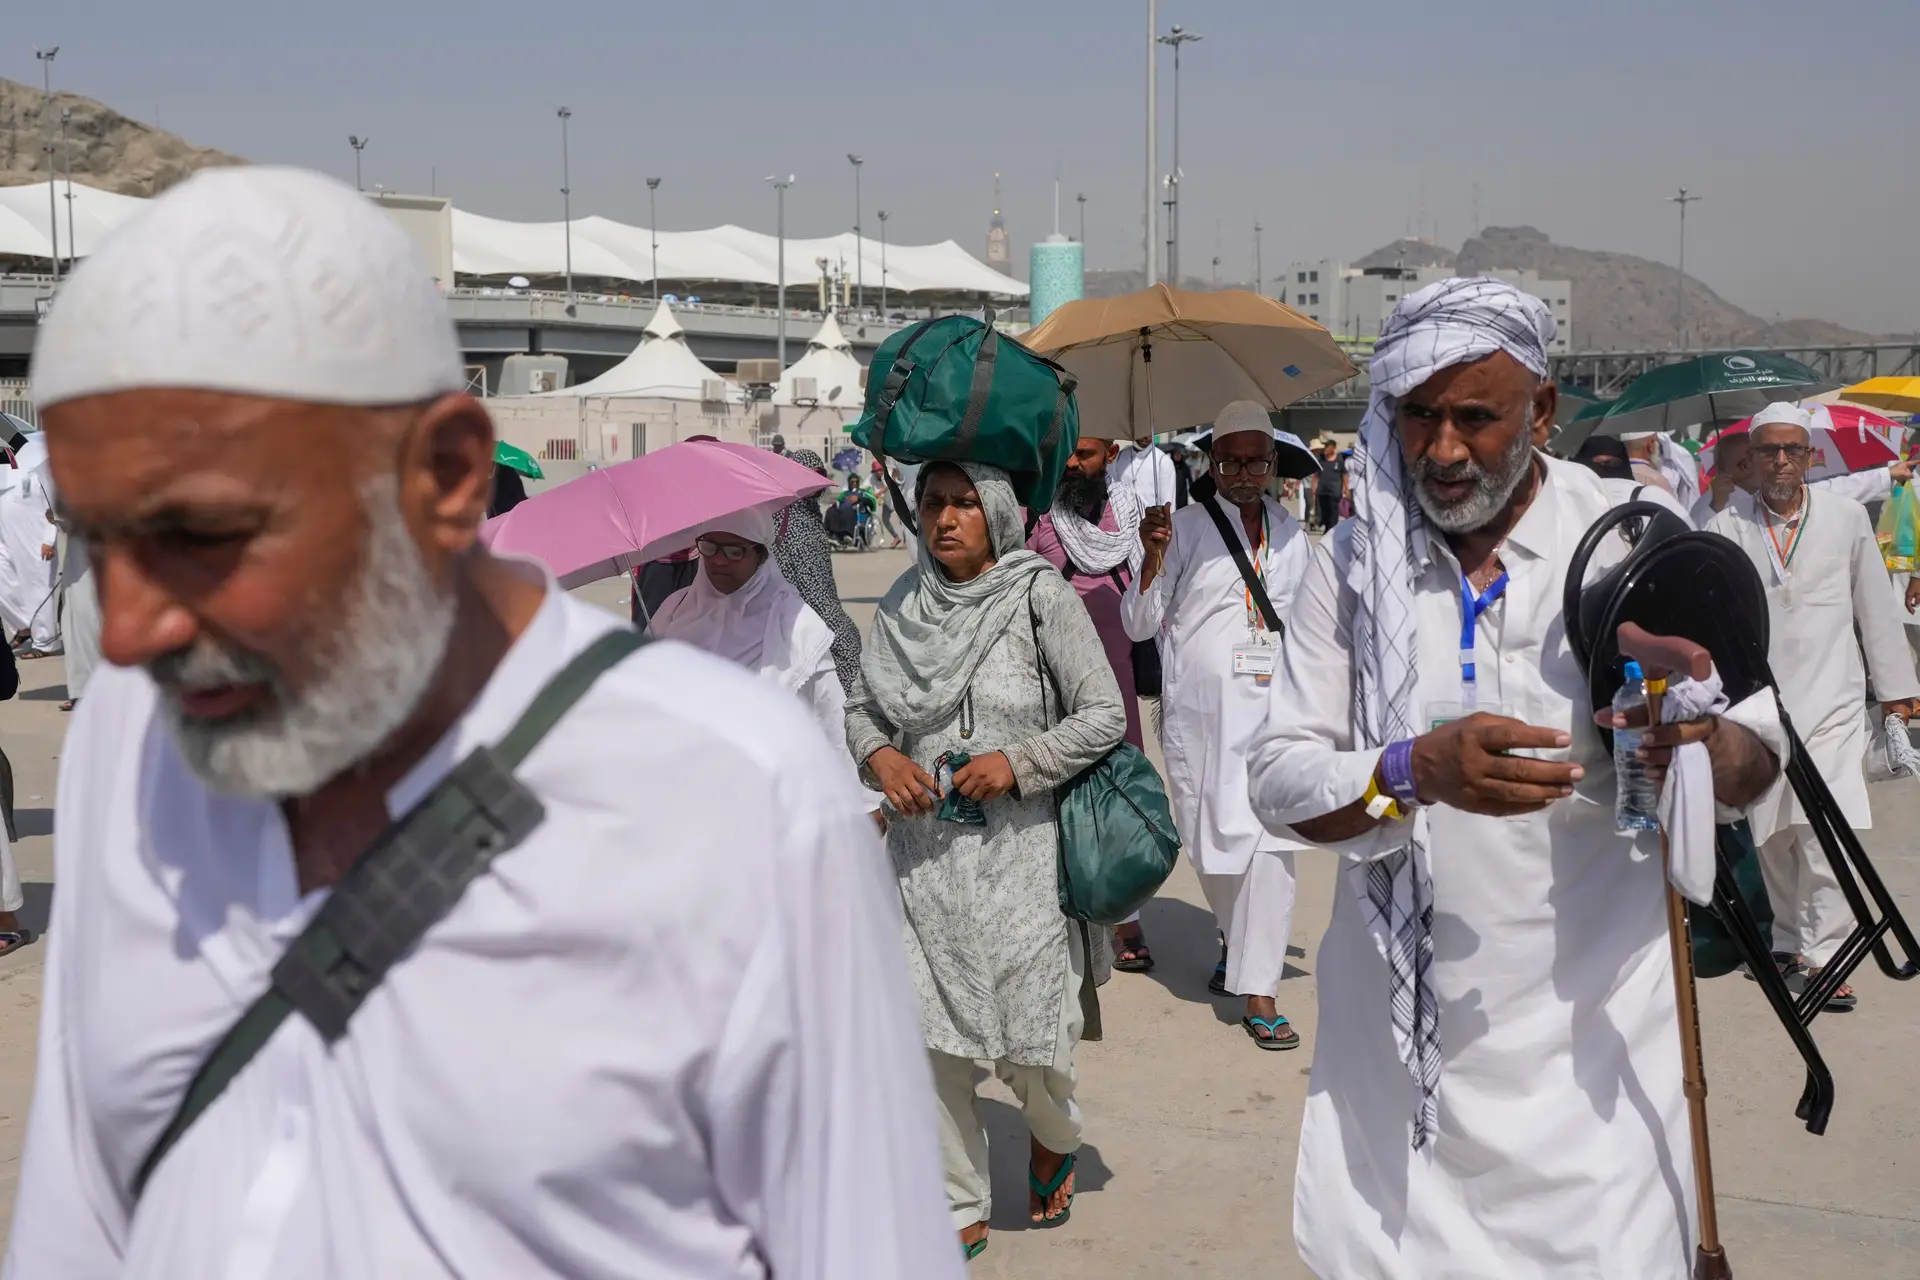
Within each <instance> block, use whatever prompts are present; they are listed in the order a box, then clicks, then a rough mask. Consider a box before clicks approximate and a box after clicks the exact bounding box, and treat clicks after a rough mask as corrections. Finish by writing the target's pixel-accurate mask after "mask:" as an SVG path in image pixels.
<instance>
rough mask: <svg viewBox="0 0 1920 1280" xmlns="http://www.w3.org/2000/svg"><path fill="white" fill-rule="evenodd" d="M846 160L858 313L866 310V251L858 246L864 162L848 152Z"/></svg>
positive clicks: (854, 283)
mask: <svg viewBox="0 0 1920 1280" xmlns="http://www.w3.org/2000/svg"><path fill="white" fill-rule="evenodd" d="M847 160H848V162H849V163H851V164H852V165H853V289H854V304H853V305H854V307H855V308H856V309H858V310H860V311H865V310H866V309H867V263H866V251H865V249H863V248H862V247H861V244H860V166H861V165H863V164H865V163H866V161H865V160H864V159H863V158H862V157H860V156H857V155H855V154H853V152H851V151H849V152H847Z"/></svg>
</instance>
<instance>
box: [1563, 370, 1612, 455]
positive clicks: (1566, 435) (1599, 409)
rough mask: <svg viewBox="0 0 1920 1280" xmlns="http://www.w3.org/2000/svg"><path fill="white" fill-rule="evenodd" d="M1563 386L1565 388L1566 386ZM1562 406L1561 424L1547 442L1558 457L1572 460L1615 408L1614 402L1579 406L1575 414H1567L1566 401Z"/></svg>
mask: <svg viewBox="0 0 1920 1280" xmlns="http://www.w3.org/2000/svg"><path fill="white" fill-rule="evenodd" d="M1561 385H1562V387H1563V388H1564V386H1565V384H1564V383H1563V384H1561ZM1563 395H1564V390H1563ZM1561 405H1562V408H1561V410H1560V413H1559V415H1558V417H1559V423H1558V425H1556V426H1555V427H1554V429H1553V435H1552V436H1551V437H1550V438H1549V439H1548V440H1547V448H1548V450H1549V451H1551V452H1552V453H1553V454H1554V455H1555V456H1556V457H1561V458H1571V457H1572V456H1573V455H1574V452H1575V451H1576V450H1578V449H1579V448H1580V446H1581V445H1583V444H1585V443H1586V442H1587V437H1588V436H1590V435H1592V434H1593V429H1594V428H1595V427H1597V426H1599V425H1600V420H1601V419H1602V418H1604V417H1606V416H1607V410H1609V409H1611V408H1613V401H1611V400H1593V401H1590V402H1588V403H1586V404H1582V405H1580V406H1578V407H1577V408H1576V409H1575V411H1574V412H1573V413H1568V412H1567V410H1566V408H1565V405H1566V401H1565V400H1564V399H1563V400H1562V401H1561Z"/></svg>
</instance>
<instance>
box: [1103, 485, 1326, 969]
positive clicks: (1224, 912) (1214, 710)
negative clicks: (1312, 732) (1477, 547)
mask: <svg viewBox="0 0 1920 1280" xmlns="http://www.w3.org/2000/svg"><path fill="white" fill-rule="evenodd" d="M1263 501H1264V503H1265V508H1266V521H1267V533H1266V537H1265V541H1266V546H1265V548H1264V550H1263V551H1262V552H1261V554H1260V559H1259V572H1260V575H1261V581H1262V582H1263V583H1265V585H1266V588H1267V596H1268V598H1270V599H1271V600H1272V601H1273V607H1274V610H1275V611H1276V612H1277V613H1278V614H1279V615H1280V619H1281V621H1282V622H1283V623H1285V622H1286V620H1287V617H1288V615H1289V611H1290V610H1291V607H1292V604H1293V598H1294V593H1295V592H1296V591H1297V590H1298V589H1299V585H1300V578H1301V575H1302V574H1303V573H1305V571H1306V567H1307V563H1308V560H1309V558H1310V556H1311V549H1310V545H1309V543H1308V539H1307V534H1306V530H1304V529H1302V528H1301V527H1300V524H1299V522H1298V521H1296V520H1295V519H1294V518H1293V517H1292V516H1290V515H1288V514H1287V510H1286V508H1285V507H1282V506H1281V505H1280V504H1279V503H1277V502H1275V501H1274V500H1273V499H1271V498H1267V499H1264V500H1263ZM1221 510H1222V511H1223V512H1224V513H1225V514H1226V517H1227V521H1228V524H1229V525H1230V526H1231V527H1232V529H1233V531H1234V533H1235V535H1236V536H1238V538H1239V539H1240V546H1241V548H1242V550H1244V551H1245V552H1246V553H1247V559H1248V563H1249V564H1251V563H1252V562H1253V548H1252V544H1251V543H1250V542H1249V541H1248V539H1247V531H1246V526H1245V525H1244V523H1243V522H1242V521H1241V518H1240V512H1239V511H1238V510H1237V509H1236V508H1235V507H1234V506H1233V505H1232V504H1230V503H1223V504H1222V505H1221ZM1249 607H1250V606H1249V604H1248V592H1247V587H1246V582H1245V581H1244V580H1243V579H1242V578H1241V576H1240V570H1239V569H1238V568H1237V567H1235V565H1234V563H1233V556H1232V554H1231V553H1230V552H1229V551H1228V550H1227V544H1226V543H1225V542H1223V541H1221V538H1220V530H1219V529H1218V528H1216V527H1215V526H1214V523H1213V518H1212V517H1211V516H1209V515H1208V514H1207V510H1206V508H1205V507H1204V506H1203V505H1202V504H1200V503H1197V502H1195V503H1190V504H1189V505H1187V506H1185V507H1182V508H1181V509H1180V510H1178V511H1176V512H1174V513H1173V537H1172V539H1171V540H1170V541H1169V543H1168V545H1167V554H1166V559H1165V560H1164V562H1163V563H1162V565H1161V568H1160V572H1159V574H1158V575H1156V576H1155V578H1154V580H1153V583H1152V585H1150V586H1149V587H1147V589H1146V590H1145V591H1142V590H1141V589H1140V581H1139V579H1138V578H1136V579H1135V580H1134V582H1133V583H1132V584H1131V585H1130V586H1129V587H1128V588H1127V593H1126V595H1125V596H1124V597H1122V599H1121V602H1120V616H1121V621H1122V622H1123V623H1124V624H1125V626H1126V629H1127V635H1128V636H1129V637H1130V638H1132V639H1134V640H1147V639H1151V638H1153V637H1154V636H1156V635H1157V636H1158V637H1159V641H1160V665H1161V671H1162V676H1161V691H1160V745H1161V749H1162V750H1163V751H1164V752H1165V754H1166V761H1167V789H1168V792H1169V798H1170V799H1171V800H1172V802H1173V816H1174V821H1175V822H1176V823H1177V824H1178V826H1179V828H1180V839H1181V842H1182V843H1183V844H1185V845H1186V849H1187V856H1188V857H1189V858H1191V859H1192V860H1193V866H1194V870H1196V871H1198V872H1199V873H1200V875H1201V877H1202V883H1203V886H1205V887H1206V888H1207V899H1208V902H1209V904H1210V905H1212V906H1213V907H1214V913H1215V919H1216V920H1217V922H1218V923H1219V926H1220V931H1221V933H1222V934H1223V935H1224V936H1225V937H1226V939H1227V979H1226V980H1227V989H1228V990H1229V991H1232V992H1235V993H1236V994H1241V995H1258V996H1271V995H1272V994H1273V992H1274V988H1275V987H1277V986H1278V985H1279V983H1280V975H1281V972H1282V971H1283V970H1284V968H1285V965H1286V946H1287V936H1288V935H1289V934H1290V933H1291V932H1292V927H1293V903H1294V889H1295V885H1294V874H1293V854H1294V851H1295V850H1298V849H1303V848H1305V847H1306V846H1305V845H1304V844H1303V843H1302V842H1300V841H1298V840H1295V839H1293V838H1292V837H1291V836H1290V835H1287V834H1279V835H1276V834H1274V833H1273V832H1270V831H1268V830H1267V829H1266V828H1265V827H1263V826H1261V825H1260V820H1259V819H1258V818H1256V817H1254V814H1253V807H1252V805H1251V804H1249V803H1248V800H1247V748H1248V746H1249V745H1250V744H1251V743H1252V741H1253V737H1254V734H1255V733H1256V732H1257V731H1258V730H1259V728H1260V725H1261V723H1262V722H1263V721H1264V720H1265V718H1266V714H1267V688H1266V686H1267V684H1268V683H1269V682H1268V681H1267V680H1265V679H1262V678H1260V677H1257V676H1253V675H1236V674H1235V673H1234V670H1233V649H1234V646H1235V645H1239V644H1244V643H1246V642H1248V641H1249V640H1251V639H1252V638H1253V634H1254V631H1253V626H1252V624H1251V623H1250V622H1249V614H1248V610H1249ZM1253 616H1254V617H1255V618H1257V617H1258V614H1257V613H1255V614H1254V615H1253ZM1256 856H1259V857H1262V858H1268V859H1272V860H1273V861H1272V864H1271V865H1264V866H1262V867H1261V868H1260V871H1261V874H1259V875H1254V876H1249V874H1248V873H1249V870H1250V869H1251V867H1252V865H1253V860H1254V858H1255V857H1256ZM1230 880H1235V881H1244V883H1226V881H1230ZM1254 935H1258V937H1257V939H1256V937H1255V936H1254Z"/></svg>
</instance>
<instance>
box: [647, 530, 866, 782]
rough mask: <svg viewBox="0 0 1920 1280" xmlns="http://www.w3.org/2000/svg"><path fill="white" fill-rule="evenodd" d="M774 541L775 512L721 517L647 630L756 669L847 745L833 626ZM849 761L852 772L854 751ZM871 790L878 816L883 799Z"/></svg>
mask: <svg viewBox="0 0 1920 1280" xmlns="http://www.w3.org/2000/svg"><path fill="white" fill-rule="evenodd" d="M773 540H774V517H772V516H770V515H767V514H766V513H765V512H762V511H743V512H740V513H738V514H736V515H733V516H729V517H727V518H726V519H724V520H720V521H718V522H716V524H715V526H714V527H713V528H711V529H708V530H707V531H706V532H705V533H703V534H702V535H701V536H700V538H699V539H698V540H697V541H696V542H695V543H694V544H693V549H694V554H695V558H696V559H697V560H698V561H699V565H700V570H699V573H698V575H697V576H696V577H695V578H694V580H693V582H692V583H691V584H690V585H688V586H685V587H682V588H681V589H680V590H678V591H676V592H674V593H673V594H672V595H670V596H668V597H667V599H666V600H665V601H664V602H663V603H662V604H661V606H660V609H659V612H657V613H655V614H654V615H653V620H652V622H651V623H650V624H649V626H648V627H647V633H648V634H649V635H651V636H653V637H655V638H657V639H661V640H679V641H682V642H684V643H686V644H690V645H692V646H694V647H695V648H697V649H705V650H706V651H707V652H708V653H711V654H714V655H716V656H718V657H722V658H725V659H726V660H727V661H729V662H733V663H737V664H738V665H740V666H743V667H745V668H747V670H749V671H754V672H758V673H759V674H760V675H761V676H763V677H765V678H766V679H768V680H771V681H773V682H774V683H775V684H777V685H779V686H781V687H782V688H784V689H786V690H787V691H788V692H790V693H793V694H794V695H796V696H797V697H799V699H800V700H801V701H802V702H804V703H806V704H807V706H808V707H809V708H810V709H811V710H812V711H813V713H814V715H815V716H817V717H818V718H819V720H820V724H821V727H822V728H823V729H825V730H826V734H827V741H828V742H829V743H833V744H836V745H840V744H844V743H845V741H846V704H847V699H846V691H845V690H844V689H842V688H841V686H840V677H839V674H838V672H837V671H836V670H835V668H834V661H833V639H834V637H833V631H832V630H831V629H830V628H829V627H828V626H827V624H826V623H825V622H824V621H822V620H821V618H820V615H819V614H817V613H815V612H814V611H813V609H812V608H810V607H809V606H808V605H807V602H806V601H805V600H802V599H801V598H800V593H799V592H798V591H796V590H794V588H793V584H792V583H790V582H788V581H787V579H786V577H785V576H784V575H783V574H782V573H781V572H780V565H779V563H778V562H777V561H775V560H774V559H773V558H772V556H771V555H770V554H769V552H768V548H769V547H770V546H771V545H772V544H773ZM842 750H843V751H844V746H842ZM847 764H848V768H849V769H851V768H852V765H853V759H852V757H851V756H849V757H848V758H847ZM868 794H869V800H870V803H869V805H868V809H869V811H870V812H874V814H875V817H876V819H878V817H879V815H878V812H877V811H878V809H879V807H880V797H879V796H878V795H875V794H872V793H868Z"/></svg>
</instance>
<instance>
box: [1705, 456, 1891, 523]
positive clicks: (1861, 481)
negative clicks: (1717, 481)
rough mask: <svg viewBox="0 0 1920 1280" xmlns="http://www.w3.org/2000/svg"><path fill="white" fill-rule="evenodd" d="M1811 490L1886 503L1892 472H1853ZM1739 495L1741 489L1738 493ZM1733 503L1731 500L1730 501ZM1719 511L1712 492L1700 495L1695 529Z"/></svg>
mask: <svg viewBox="0 0 1920 1280" xmlns="http://www.w3.org/2000/svg"><path fill="white" fill-rule="evenodd" d="M1807 487H1808V488H1809V489H1818V490H1819V491H1820V492H1822V493H1831V494H1833V495H1834V496H1836V497H1841V498H1852V499H1853V500H1854V501H1855V502H1858V503H1860V504H1861V505H1862V506H1864V505H1866V504H1867V503H1869V502H1884V501H1886V499H1887V497H1888V496H1889V495H1891V494H1892V493H1893V473H1892V472H1890V471H1888V470H1887V469H1886V468H1885V467H1874V468H1872V469H1871V470H1867V471H1851V472H1848V473H1847V474H1846V475H1843V476H1828V477H1827V478H1826V479H1824V480H1814V481H1810V482H1809V483H1808V485H1807ZM1735 492H1736V493H1737V492H1739V491H1738V490H1736V491H1735ZM1728 504H1729V505H1731V504H1732V499H1731V498H1729V499H1728ZM1718 514H1719V512H1717V511H1715V510H1714V509H1713V493H1712V491H1711V490H1709V491H1708V492H1706V493H1703V494H1701V495H1700V499H1699V501H1697V502H1695V503H1694V504H1693V512H1692V515H1693V526H1694V528H1696V529H1704V528H1706V527H1707V525H1708V524H1709V523H1711V522H1712V520H1713V518H1714V516H1716V515H1718Z"/></svg>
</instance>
